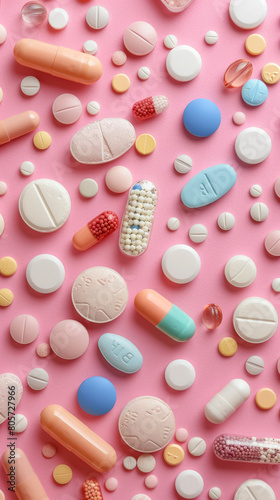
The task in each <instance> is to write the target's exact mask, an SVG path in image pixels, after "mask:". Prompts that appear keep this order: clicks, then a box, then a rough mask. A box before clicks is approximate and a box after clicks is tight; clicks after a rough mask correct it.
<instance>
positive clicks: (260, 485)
mask: <svg viewBox="0 0 280 500" xmlns="http://www.w3.org/2000/svg"><path fill="white" fill-rule="evenodd" d="M252 498H254V500H276V495H275V493H274V491H273V489H272V488H271V486H269V484H267V483H265V482H264V481H262V480H261V479H248V481H244V483H242V484H241V485H240V486H239V488H238V489H237V490H236V492H235V495H234V500H252Z"/></svg>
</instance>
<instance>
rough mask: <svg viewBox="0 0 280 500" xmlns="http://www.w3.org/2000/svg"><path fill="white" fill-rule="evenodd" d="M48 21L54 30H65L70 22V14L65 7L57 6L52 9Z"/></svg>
mask: <svg viewBox="0 0 280 500" xmlns="http://www.w3.org/2000/svg"><path fill="white" fill-rule="evenodd" d="M48 21H49V25H50V26H51V27H52V28H53V29H54V30H63V29H64V28H66V26H67V24H68V21H69V16H68V13H67V12H66V10H65V9H61V8H60V7H57V8H56V9H53V10H51V11H50V13H49V17H48Z"/></svg>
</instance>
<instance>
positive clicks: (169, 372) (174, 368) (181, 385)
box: [164, 359, 195, 391]
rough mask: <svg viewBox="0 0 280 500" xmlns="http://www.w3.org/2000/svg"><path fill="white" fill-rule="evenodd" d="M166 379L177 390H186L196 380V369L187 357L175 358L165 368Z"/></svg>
mask: <svg viewBox="0 0 280 500" xmlns="http://www.w3.org/2000/svg"><path fill="white" fill-rule="evenodd" d="M164 376H165V381H166V383H167V384H168V385H169V387H171V388H172V389H175V391H184V390H186V389H188V388H189V387H191V386H192V384H193V383H194V381H195V369H194V367H193V365H192V364H191V363H189V361H186V360H185V359H175V360H174V361H171V363H169V365H167V367H166V369H165V374H164Z"/></svg>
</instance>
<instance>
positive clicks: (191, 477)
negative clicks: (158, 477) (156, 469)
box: [175, 470, 204, 499]
mask: <svg viewBox="0 0 280 500" xmlns="http://www.w3.org/2000/svg"><path fill="white" fill-rule="evenodd" d="M203 488H204V481H203V479H202V476H201V475H200V474H199V473H198V472H196V471H195V470H183V471H182V472H180V474H178V476H177V477H176V480H175V489H176V491H177V493H178V495H180V496H181V497H182V498H188V499H192V498H197V497H198V496H199V495H200V493H201V492H202V490H203Z"/></svg>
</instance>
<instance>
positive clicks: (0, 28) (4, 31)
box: [0, 24, 7, 45]
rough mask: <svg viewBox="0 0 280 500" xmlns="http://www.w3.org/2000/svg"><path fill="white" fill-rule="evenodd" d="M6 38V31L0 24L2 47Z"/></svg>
mask: <svg viewBox="0 0 280 500" xmlns="http://www.w3.org/2000/svg"><path fill="white" fill-rule="evenodd" d="M6 38H7V30H6V28H5V27H4V26H3V24H0V45H2V43H4V42H5V40H6Z"/></svg>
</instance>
